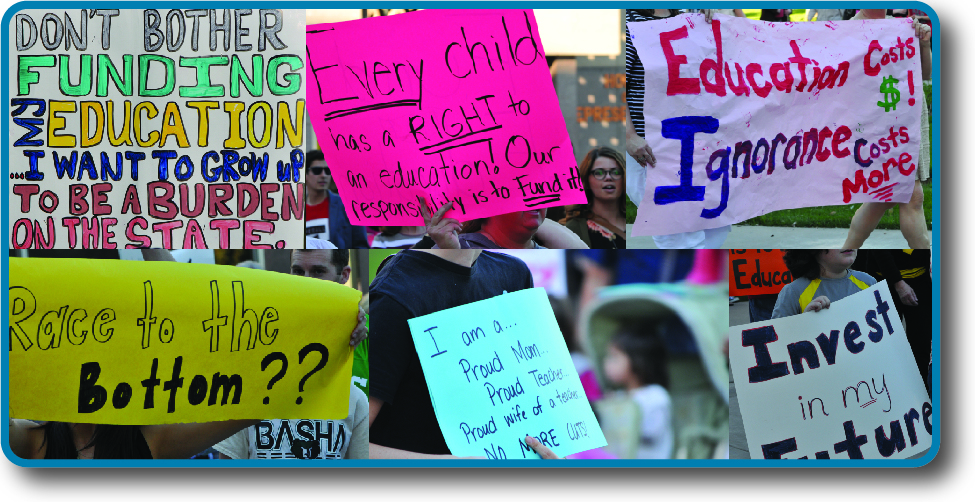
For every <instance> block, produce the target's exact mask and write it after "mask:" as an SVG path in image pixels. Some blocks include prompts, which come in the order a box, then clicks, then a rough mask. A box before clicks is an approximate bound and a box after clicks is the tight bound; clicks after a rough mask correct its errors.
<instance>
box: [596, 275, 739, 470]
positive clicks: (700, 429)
mask: <svg viewBox="0 0 975 502" xmlns="http://www.w3.org/2000/svg"><path fill="white" fill-rule="evenodd" d="M727 297H728V285H727V282H724V283H720V284H711V285H697V284H691V283H687V282H685V283H676V284H666V283H661V284H627V285H622V286H610V287H606V288H603V289H602V290H601V291H600V293H599V296H598V298H596V299H595V300H594V301H593V302H592V304H591V305H590V306H589V308H587V309H586V311H584V312H582V314H581V319H580V323H579V326H580V330H581V332H580V335H581V340H582V345H583V347H584V350H586V351H587V354H586V355H587V356H589V358H590V360H591V361H592V362H593V367H594V370H595V373H596V377H597V379H598V381H599V383H600V386H601V387H602V389H604V390H606V391H609V392H606V393H605V394H604V397H603V398H602V399H600V400H598V401H596V402H595V403H594V406H595V409H596V413H597V417H598V419H599V422H600V426H601V427H602V429H603V434H604V435H605V437H606V441H607V443H608V445H607V447H606V450H607V451H608V452H610V453H612V454H613V455H616V456H618V457H619V458H635V456H636V452H637V447H638V445H639V442H640V423H641V417H640V408H639V406H638V405H637V404H636V403H635V402H634V401H633V400H632V399H631V398H630V397H629V395H628V394H627V393H626V392H612V391H613V390H619V387H617V386H615V385H614V384H613V383H612V382H610V381H609V380H608V379H607V378H606V374H605V372H604V369H603V364H602V361H603V360H604V357H605V355H606V351H607V347H608V345H609V342H610V340H611V339H612V336H613V334H614V333H615V332H616V331H617V330H618V329H619V327H620V326H621V325H622V324H623V323H627V322H632V321H640V322H660V321H663V320H665V319H668V318H673V317H675V316H676V317H677V318H678V319H679V320H680V321H682V322H683V323H684V325H685V326H686V327H687V328H688V330H687V331H689V332H690V333H691V335H692V336H693V340H686V341H685V342H686V343H685V346H689V347H690V350H684V351H678V352H676V353H675V352H674V351H672V352H671V353H670V354H669V355H668V363H667V364H668V376H669V381H670V389H669V393H670V397H671V403H672V413H671V417H672V426H673V432H674V434H673V436H674V451H673V452H672V455H671V458H694V459H702V458H728V444H729V443H728V389H729V384H728V382H729V380H728V379H729V377H728V360H727V357H726V356H725V354H724V352H723V344H724V342H725V339H726V338H727V333H728V306H727V303H726V302H727Z"/></svg>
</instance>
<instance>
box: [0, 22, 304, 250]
mask: <svg viewBox="0 0 975 502" xmlns="http://www.w3.org/2000/svg"><path fill="white" fill-rule="evenodd" d="M304 16H305V13H304V11H303V10H278V9H185V10H180V9H173V10H157V9H122V10H120V9H76V10H57V11H53V10H52V11H46V10H38V9H32V10H22V11H19V12H18V13H17V14H16V15H14V16H13V17H12V18H11V21H10V23H11V24H10V25H9V26H8V27H7V28H8V30H9V32H10V34H11V36H10V38H11V39H13V43H11V45H10V53H9V56H10V58H9V60H10V64H9V67H8V68H7V70H8V75H9V76H10V79H9V82H10V83H9V84H8V85H9V87H8V90H9V95H10V97H11V99H10V101H9V104H10V119H9V120H10V122H9V130H10V136H9V138H8V140H7V141H8V143H7V157H6V159H7V161H8V163H9V166H10V169H9V171H10V173H9V178H10V180H9V186H10V192H8V194H7V195H8V198H9V204H10V205H9V206H8V207H9V210H10V214H11V218H10V219H9V223H8V225H9V227H8V231H9V232H10V239H11V240H10V242H9V243H8V244H9V246H10V247H11V248H33V249H51V248H57V249H67V248H83V249H93V248H101V249H120V248H145V247H164V248H168V249H180V248H224V249H227V248H238V249H239V248H268V249H270V248H274V247H277V248H289V247H291V248H293V247H303V245H302V243H303V242H304V241H303V236H304V223H303V221H302V220H303V218H304V195H303V185H302V184H301V175H302V174H303V173H302V170H303V165H304V152H303V143H304V131H303V128H304V125H303V124H304V113H305V112H304V107H305V100H304V96H305V82H304V72H303V71H302V70H303V69H304V65H305V63H304V54H302V52H303V51H302V47H303V45H304V40H303V37H302V32H303V28H304Z"/></svg>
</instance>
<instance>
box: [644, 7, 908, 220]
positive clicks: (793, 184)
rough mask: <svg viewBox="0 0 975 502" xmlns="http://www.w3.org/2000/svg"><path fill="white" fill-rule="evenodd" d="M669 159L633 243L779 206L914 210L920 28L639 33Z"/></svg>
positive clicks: (660, 155) (661, 148)
mask: <svg viewBox="0 0 975 502" xmlns="http://www.w3.org/2000/svg"><path fill="white" fill-rule="evenodd" d="M627 27H628V29H629V32H630V37H631V39H632V41H633V44H634V46H635V47H636V49H637V52H638V53H639V55H640V60H641V61H642V63H643V66H644V68H645V70H646V79H645V83H646V96H645V98H644V102H643V109H644V117H645V119H646V131H645V132H646V140H647V143H649V145H650V147H651V148H652V149H653V152H654V155H655V156H656V158H657V165H656V167H655V168H650V169H647V180H646V192H645V194H644V200H643V201H642V203H641V205H640V207H639V212H638V214H637V219H636V223H635V226H634V228H633V234H634V235H662V234H672V233H677V232H687V231H692V230H700V229H706V228H716V227H721V226H724V225H729V224H732V223H737V222H740V221H743V220H746V219H749V218H752V217H755V216H759V215H762V214H766V213H768V212H771V211H776V210H780V209H791V208H798V207H810V206H829V205H841V204H848V203H851V202H852V203H855V202H876V201H885V202H907V201H909V200H910V197H911V193H912V191H913V189H914V178H915V170H916V169H917V168H918V165H919V163H920V159H919V151H920V145H921V135H920V132H921V128H920V127H921V125H920V124H921V122H920V121H921V107H922V100H923V99H924V90H923V88H922V85H921V64H920V59H921V56H920V42H919V41H918V40H917V39H916V38H915V35H914V30H913V29H912V27H911V20H910V19H899V20H896V19H894V20H866V21H829V22H822V23H820V22H814V23H767V22H762V21H751V20H748V19H743V18H736V17H728V16H724V15H720V14H719V15H716V16H715V19H714V21H713V23H712V24H711V25H710V26H709V25H708V24H706V23H705V22H704V18H703V16H702V15H700V14H686V15H681V16H677V17H675V18H670V19H663V20H654V21H646V22H640V23H628V24H627Z"/></svg>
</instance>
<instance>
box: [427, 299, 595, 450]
mask: <svg viewBox="0 0 975 502" xmlns="http://www.w3.org/2000/svg"><path fill="white" fill-rule="evenodd" d="M409 325H410V331H411V333H412V334H413V343H414V345H415V346H416V349H417V353H418V355H419V356H420V364H421V365H422V366H423V374H424V376H425V377H426V381H427V385H428V386H429V389H430V398H431V400H432V401H433V408H434V411H435V412H436V414H437V421H438V422H439V423H440V430H441V431H443V435H444V439H446V441H447V446H448V447H450V451H451V453H453V454H454V455H458V456H482V457H487V458H491V459H503V458H507V459H523V458H540V457H539V456H538V455H537V454H536V453H535V452H534V451H533V450H531V448H529V447H528V446H527V445H526V444H525V442H524V441H525V436H526V435H531V436H532V437H534V438H536V439H538V440H539V441H541V442H542V443H543V444H545V445H546V446H548V447H549V448H551V449H552V451H554V452H555V453H556V454H557V455H558V456H560V457H564V456H566V455H570V454H573V453H579V452H581V451H586V450H590V449H593V448H598V447H601V446H605V445H606V440H605V438H604V437H603V433H602V430H601V429H600V428H599V423H598V422H597V421H596V417H595V416H594V415H593V413H592V408H590V406H589V401H588V400H587V399H586V393H585V391H584V390H583V388H582V382H580V381H579V375H578V374H577V373H576V371H575V366H573V364H572V359H571V358H570V356H569V351H568V349H567V348H566V346H565V340H564V339H563V337H562V333H561V332H560V331H559V327H558V323H556V321H555V314H553V313H552V307H551V304H550V303H549V301H548V296H547V295H546V293H545V290H544V289H543V288H533V289H528V290H523V291H517V292H515V293H507V294H503V295H500V296H496V297H494V298H489V299H487V300H481V301H479V302H474V303H469V304H467V305H462V306H460V307H454V308H452V309H447V310H443V311H440V312H437V313H434V314H429V315H425V316H422V317H417V318H414V319H410V320H409Z"/></svg>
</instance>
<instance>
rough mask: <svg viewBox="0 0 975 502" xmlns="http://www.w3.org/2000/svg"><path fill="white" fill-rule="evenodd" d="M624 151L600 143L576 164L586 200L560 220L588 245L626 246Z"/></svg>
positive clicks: (596, 247)
mask: <svg viewBox="0 0 975 502" xmlns="http://www.w3.org/2000/svg"><path fill="white" fill-rule="evenodd" d="M625 164H626V161H625V160H623V154H621V153H620V152H617V151H616V150H613V149H612V148H609V147H605V146H599V147H596V148H593V149H592V150H590V151H589V153H587V154H586V157H585V158H584V159H582V162H581V163H580V164H579V177H580V178H581V179H582V180H584V181H583V186H584V187H585V190H586V200H587V201H589V202H588V203H587V204H584V205H583V204H580V205H576V206H570V207H569V208H568V209H566V217H565V219H563V220H562V221H561V222H560V223H562V224H563V225H565V226H566V227H567V228H568V229H569V230H572V231H573V232H575V234H576V235H578V236H579V237H580V238H581V239H582V241H583V242H585V243H586V245H587V246H589V247H590V248H591V249H626V204H625V203H624V199H623V194H624V193H625V192H626V173H625V171H624V167H623V166H624V165H625Z"/></svg>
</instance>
